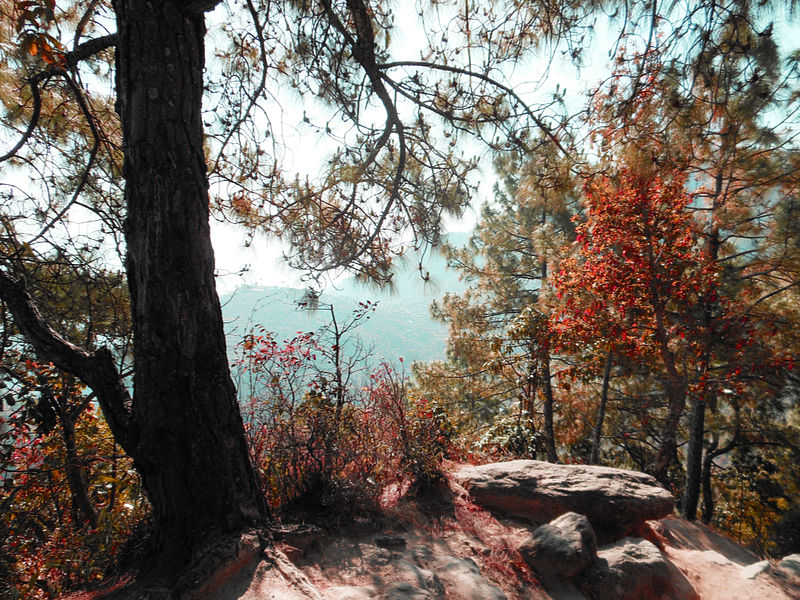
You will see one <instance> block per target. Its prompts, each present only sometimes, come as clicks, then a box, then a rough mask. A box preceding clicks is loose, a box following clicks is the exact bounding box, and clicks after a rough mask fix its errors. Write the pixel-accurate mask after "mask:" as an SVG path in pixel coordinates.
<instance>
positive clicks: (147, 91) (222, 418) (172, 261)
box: [114, 0, 266, 568]
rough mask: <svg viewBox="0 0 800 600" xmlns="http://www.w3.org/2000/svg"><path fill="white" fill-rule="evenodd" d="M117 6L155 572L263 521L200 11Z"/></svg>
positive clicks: (139, 434) (142, 448)
mask: <svg viewBox="0 0 800 600" xmlns="http://www.w3.org/2000/svg"><path fill="white" fill-rule="evenodd" d="M213 4H214V2H212V3H211V4H210V5H208V4H206V5H205V6H202V5H192V4H190V3H188V2H174V1H166V2H158V1H156V2H150V1H146V0H115V2H114V9H115V12H116V15H117V24H118V32H119V42H118V47H117V56H116V62H117V94H118V105H117V110H118V111H119V114H120V118H121V121H122V129H123V144H124V152H125V163H124V171H123V174H124V177H125V181H126V187H125V199H126V202H127V209H128V215H127V224H126V240H127V246H128V255H127V265H126V267H127V272H128V286H129V288H130V296H131V308H132V317H133V332H134V404H133V412H132V423H131V425H132V434H133V442H134V445H133V448H132V452H131V454H132V455H133V458H134V461H135V464H136V468H137V470H138V471H139V473H140V474H141V476H142V482H143V485H144V488H145V490H146V492H147V495H148V497H149V499H150V502H151V504H152V508H153V521H154V526H155V531H156V545H157V549H158V551H159V552H160V556H161V557H162V559H165V560H166V563H167V564H166V566H165V568H167V567H169V562H170V561H171V560H173V559H174V560H178V561H180V560H183V561H186V560H189V559H190V557H191V553H192V551H194V550H196V549H197V548H198V546H199V543H200V541H201V540H202V539H204V538H206V537H207V536H209V535H213V534H215V533H227V532H235V531H237V530H241V529H242V528H244V527H247V526H252V525H253V524H255V523H257V522H260V521H262V520H263V519H264V518H265V516H266V508H265V503H264V500H263V498H262V495H261V493H260V490H259V487H258V484H257V480H256V477H255V475H254V472H253V469H252V467H251V465H250V460H249V454H248V447H247V443H246V440H245V437H244V429H243V425H242V418H241V415H240V412H239V407H238V404H237V401H236V393H235V389H234V385H233V381H232V380H231V376H230V370H229V367H228V362H227V355H226V347H225V337H224V332H223V324H222V314H221V310H220V304H219V299H218V297H217V292H216V289H215V285H214V255H213V250H212V247H211V238H210V230H209V222H208V218H209V206H208V180H207V175H206V163H205V157H204V153H203V125H202V120H201V100H202V95H203V67H204V36H205V23H204V17H203V12H202V10H203V9H207V8H210V7H212V6H213Z"/></svg>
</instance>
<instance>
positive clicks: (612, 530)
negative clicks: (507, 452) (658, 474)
mask: <svg viewBox="0 0 800 600" xmlns="http://www.w3.org/2000/svg"><path fill="white" fill-rule="evenodd" d="M453 477H454V478H455V480H456V481H457V482H458V483H460V484H461V485H462V486H464V488H466V490H467V491H468V492H469V494H470V496H472V498H473V500H474V501H475V502H476V503H478V504H480V505H481V506H484V507H486V508H489V509H497V510H499V511H501V512H503V513H506V514H508V515H511V516H516V517H521V518H523V519H526V520H528V521H530V522H532V523H534V524H536V525H541V524H543V523H546V522H548V521H550V520H552V519H554V518H555V517H558V516H559V515H562V514H564V513H566V512H576V513H579V514H582V515H586V517H587V518H588V519H589V521H590V522H591V524H592V526H593V527H594V529H595V532H596V533H597V538H598V540H599V541H600V543H607V542H611V541H616V540H619V539H621V538H622V537H624V536H625V535H627V534H628V533H630V532H631V531H633V530H634V529H636V527H638V526H639V525H641V524H642V523H643V522H644V521H647V520H649V519H659V518H661V517H664V516H666V515H668V514H670V513H671V512H672V509H673V507H674V500H673V498H672V494H670V493H669V492H668V491H667V490H665V489H664V488H662V487H660V486H659V485H658V483H657V482H656V480H655V479H654V478H653V477H651V476H650V475H646V474H644V473H638V472H636V471H626V470H623V469H612V468H610V467H597V466H588V465H557V464H552V463H546V462H541V461H537V460H514V461H509V462H502V463H492V464H488V465H480V466H471V465H470V466H465V467H461V468H460V469H458V470H456V471H455V473H453Z"/></svg>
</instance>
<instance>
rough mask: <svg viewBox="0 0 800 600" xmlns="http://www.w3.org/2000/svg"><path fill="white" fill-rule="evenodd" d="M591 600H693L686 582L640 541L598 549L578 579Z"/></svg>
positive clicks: (644, 541) (632, 539) (692, 593)
mask: <svg viewBox="0 0 800 600" xmlns="http://www.w3.org/2000/svg"><path fill="white" fill-rule="evenodd" d="M580 580H581V588H582V589H583V592H584V593H585V594H586V595H587V596H588V597H589V598H591V599H592V600H696V599H697V598H698V596H697V593H696V592H695V591H694V588H692V586H691V584H690V583H689V581H688V580H687V579H686V578H685V577H684V576H683V575H682V574H681V573H680V572H679V571H678V570H677V569H675V568H674V567H671V565H670V564H669V563H668V562H667V561H666V560H665V558H664V556H663V555H662V554H661V552H660V551H659V549H658V548H656V546H655V545H654V544H652V543H651V542H648V541H647V540H642V539H634V538H625V539H623V540H621V541H619V542H617V543H616V544H612V545H610V546H606V547H604V548H601V549H600V551H599V552H598V553H597V558H596V559H595V561H594V562H593V563H592V565H591V566H590V567H589V568H588V569H586V570H585V571H584V572H583V573H582V574H581V576H580Z"/></svg>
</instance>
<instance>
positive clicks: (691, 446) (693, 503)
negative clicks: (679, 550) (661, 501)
mask: <svg viewBox="0 0 800 600" xmlns="http://www.w3.org/2000/svg"><path fill="white" fill-rule="evenodd" d="M705 417H706V400H705V397H703V395H702V393H701V396H699V397H698V398H696V399H695V402H694V405H693V406H692V414H691V417H690V418H689V443H688V448H687V451H686V487H685V489H684V491H683V502H682V503H681V513H682V514H683V517H684V518H685V519H686V520H688V521H694V520H695V518H696V517H697V505H698V503H699V502H700V486H701V481H700V480H701V473H702V465H703V440H704V437H705Z"/></svg>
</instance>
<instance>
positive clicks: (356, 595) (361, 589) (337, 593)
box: [324, 585, 378, 600]
mask: <svg viewBox="0 0 800 600" xmlns="http://www.w3.org/2000/svg"><path fill="white" fill-rule="evenodd" d="M377 595H378V591H377V590H376V589H375V587H374V586H371V585H364V586H356V585H342V586H337V587H332V588H328V589H327V590H325V594H324V598H325V600H371V599H372V598H375V597H376V596H377Z"/></svg>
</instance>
